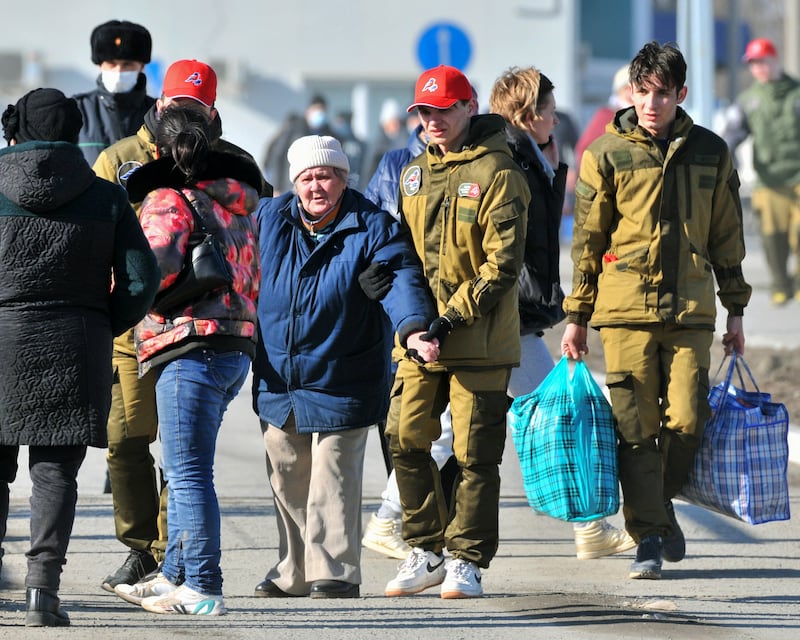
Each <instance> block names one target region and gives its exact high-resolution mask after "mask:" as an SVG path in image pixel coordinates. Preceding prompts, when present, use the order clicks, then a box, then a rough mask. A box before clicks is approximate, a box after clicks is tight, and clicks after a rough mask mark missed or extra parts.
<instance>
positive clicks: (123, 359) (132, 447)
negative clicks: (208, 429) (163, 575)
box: [106, 350, 167, 561]
mask: <svg viewBox="0 0 800 640" xmlns="http://www.w3.org/2000/svg"><path fill="white" fill-rule="evenodd" d="M112 364H113V367H114V384H113V386H112V388H111V411H110V413H109V417H108V427H107V430H108V454H107V456H106V460H107V462H108V474H109V479H110V480H111V497H112V501H113V503H114V526H115V529H116V534H117V539H118V540H119V541H120V542H122V543H123V544H124V545H126V546H127V547H129V548H131V549H138V550H140V551H147V550H150V551H151V552H152V553H153V556H154V557H155V559H156V560H158V561H161V560H163V558H164V551H165V550H166V541H167V503H166V487H163V489H162V491H159V485H158V482H157V478H156V470H155V466H154V461H153V457H152V455H151V454H150V444H151V443H152V442H154V441H155V439H156V435H157V434H158V413H157V411H156V391H155V382H156V376H155V375H154V372H153V371H150V372H148V373H147V374H146V375H145V376H144V377H142V378H139V365H138V363H137V361H136V357H135V356H133V355H129V354H126V353H122V352H120V351H117V350H115V351H114V355H113V358H112ZM160 493H163V495H160Z"/></svg>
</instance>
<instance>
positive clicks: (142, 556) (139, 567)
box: [103, 549, 158, 593]
mask: <svg viewBox="0 0 800 640" xmlns="http://www.w3.org/2000/svg"><path fill="white" fill-rule="evenodd" d="M157 567H158V563H157V562H156V560H155V558H154V557H153V556H152V554H151V553H150V552H149V551H140V550H139V549H131V552H130V553H129V554H128V557H127V558H126V560H125V562H123V563H122V566H121V567H120V568H119V569H117V570H116V571H115V572H114V573H112V574H111V575H110V576H106V578H105V580H103V589H105V590H106V591H110V592H111V593H114V587H116V586H117V585H118V584H136V583H137V582H139V580H141V579H142V578H144V577H145V576H146V575H147V574H148V573H150V572H151V571H154V570H155V569H156V568H157Z"/></svg>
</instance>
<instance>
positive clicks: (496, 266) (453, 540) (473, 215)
mask: <svg viewBox="0 0 800 640" xmlns="http://www.w3.org/2000/svg"><path fill="white" fill-rule="evenodd" d="M471 99H472V87H471V86H470V83H469V81H468V80H467V78H466V77H465V76H464V75H463V74H462V73H461V72H460V71H459V70H458V69H455V68H453V67H448V66H443V65H442V66H439V67H436V68H434V69H429V70H428V71H425V72H424V73H423V74H422V75H421V76H420V77H419V79H418V80H417V84H416V91H415V97H414V103H413V104H412V105H411V106H410V107H409V108H408V110H409V111H412V110H413V109H417V111H418V113H419V116H420V119H421V121H422V125H423V127H424V129H425V132H426V134H427V135H428V139H429V143H428V145H427V148H426V150H425V151H424V153H423V154H422V155H420V156H418V157H416V158H415V159H413V160H412V161H411V162H410V163H409V164H408V165H407V166H406V167H405V169H403V171H402V173H401V179H400V192H401V193H400V203H399V210H400V215H401V219H402V220H403V222H404V223H405V224H406V225H407V226H408V228H409V230H410V233H411V236H412V239H413V242H414V247H415V249H416V251H417V254H418V255H419V258H420V260H421V261H422V263H423V265H424V270H425V273H426V275H427V278H428V285H429V287H430V289H431V294H432V296H433V297H434V299H435V301H436V304H437V306H438V313H439V317H438V318H437V319H436V320H434V321H433V323H432V324H431V326H430V328H429V330H428V332H427V333H426V335H425V336H424V338H423V339H426V340H430V341H432V342H435V343H436V344H437V345H438V347H439V348H440V357H439V360H438V361H436V362H434V363H429V364H424V363H423V362H421V360H420V359H418V358H416V357H415V355H416V354H413V353H406V354H401V353H396V356H398V357H399V364H398V368H397V376H396V379H395V384H394V387H393V389H392V396H391V404H390V408H389V415H388V419H387V426H386V434H387V436H389V438H390V447H391V450H392V458H393V460H394V468H395V472H396V475H397V484H398V487H399V489H400V498H401V503H402V505H403V538H404V540H405V541H406V542H407V543H408V545H409V546H410V547H411V552H410V553H409V555H408V556H407V558H406V559H405V561H404V562H403V563H402V564H401V565H400V569H399V572H398V574H397V576H396V577H395V578H394V579H393V580H390V581H389V583H388V584H387V585H386V590H385V594H386V595H387V596H403V595H410V594H413V593H418V592H420V591H423V590H424V589H427V588H429V587H432V586H436V585H439V584H441V585H442V587H441V596H442V597H443V598H475V597H479V596H481V595H482V594H483V588H482V586H481V572H480V569H481V568H485V567H488V566H489V562H490V561H491V559H492V558H493V557H494V554H495V553H496V551H497V546H498V541H499V535H498V512H499V499H500V469H499V466H500V461H501V458H502V454H503V448H504V445H505V437H506V411H507V408H508V402H507V398H506V388H507V386H508V380H509V376H510V373H511V368H512V367H515V366H518V365H519V359H520V342H519V312H518V310H517V275H518V273H519V270H520V267H521V265H522V253H523V247H524V234H525V228H526V218H527V211H528V203H529V201H530V192H529V190H528V186H527V182H526V180H525V176H524V174H523V173H522V171H521V170H520V169H519V168H518V167H517V165H516V164H515V163H514V160H513V158H512V157H511V152H510V150H509V147H508V144H507V143H506V139H505V121H504V120H503V118H501V117H500V116H498V115H475V116H473V115H472V107H471V106H470V100H471ZM448 402H450V408H451V412H452V422H453V439H454V442H453V449H454V453H455V456H456V459H457V461H458V464H459V467H460V473H459V478H458V479H457V480H456V485H455V490H454V503H453V504H454V506H453V508H452V509H451V514H450V515H451V516H452V517H448V513H447V509H446V508H445V498H444V495H443V492H442V486H441V481H440V477H439V470H438V467H437V466H436V463H435V462H434V461H433V459H432V458H431V455H430V449H431V442H432V441H434V440H436V439H437V438H438V437H439V433H440V429H441V427H440V423H439V416H440V414H441V413H442V411H443V410H444V408H445V406H446V405H447V403H448ZM445 547H446V548H447V550H448V551H449V552H450V555H451V556H452V558H453V559H452V561H451V562H450V563H449V564H447V566H445V562H444V556H443V554H442V551H443V549H444V548H445Z"/></svg>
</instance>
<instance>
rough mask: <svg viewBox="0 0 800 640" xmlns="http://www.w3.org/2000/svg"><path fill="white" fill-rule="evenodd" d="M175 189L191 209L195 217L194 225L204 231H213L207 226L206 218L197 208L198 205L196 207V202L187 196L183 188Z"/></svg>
mask: <svg viewBox="0 0 800 640" xmlns="http://www.w3.org/2000/svg"><path fill="white" fill-rule="evenodd" d="M174 191H175V193H177V194H178V195H179V196H180V197H181V198H183V201H184V202H185V203H186V204H187V206H188V207H189V211H191V213H192V218H194V226H195V227H196V228H199V229H200V231H202V232H203V233H212V232H211V231H209V230H208V227H207V226H206V223H205V220H203V216H201V215H200V212H199V211H198V210H197V207H195V206H194V203H193V202H192V201H191V200H189V198H188V197H187V196H186V194H185V193H184V192H183V190H181V189H174ZM212 235H213V233H212Z"/></svg>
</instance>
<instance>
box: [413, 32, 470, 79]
mask: <svg viewBox="0 0 800 640" xmlns="http://www.w3.org/2000/svg"><path fill="white" fill-rule="evenodd" d="M471 55H472V44H471V43H470V40H469V36H468V35H467V33H466V31H464V30H463V29H462V28H461V27H458V26H456V25H454V24H452V23H450V22H439V23H436V24H432V25H431V26H429V27H428V28H426V29H425V30H424V31H423V32H422V35H421V36H420V37H419V41H418V42H417V57H418V59H419V62H420V64H421V65H422V68H423V69H430V68H431V67H437V66H439V65H440V64H446V65H449V66H451V67H455V68H456V69H459V70H461V71H463V70H464V69H465V68H466V66H467V64H468V63H469V59H470V56H471Z"/></svg>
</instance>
